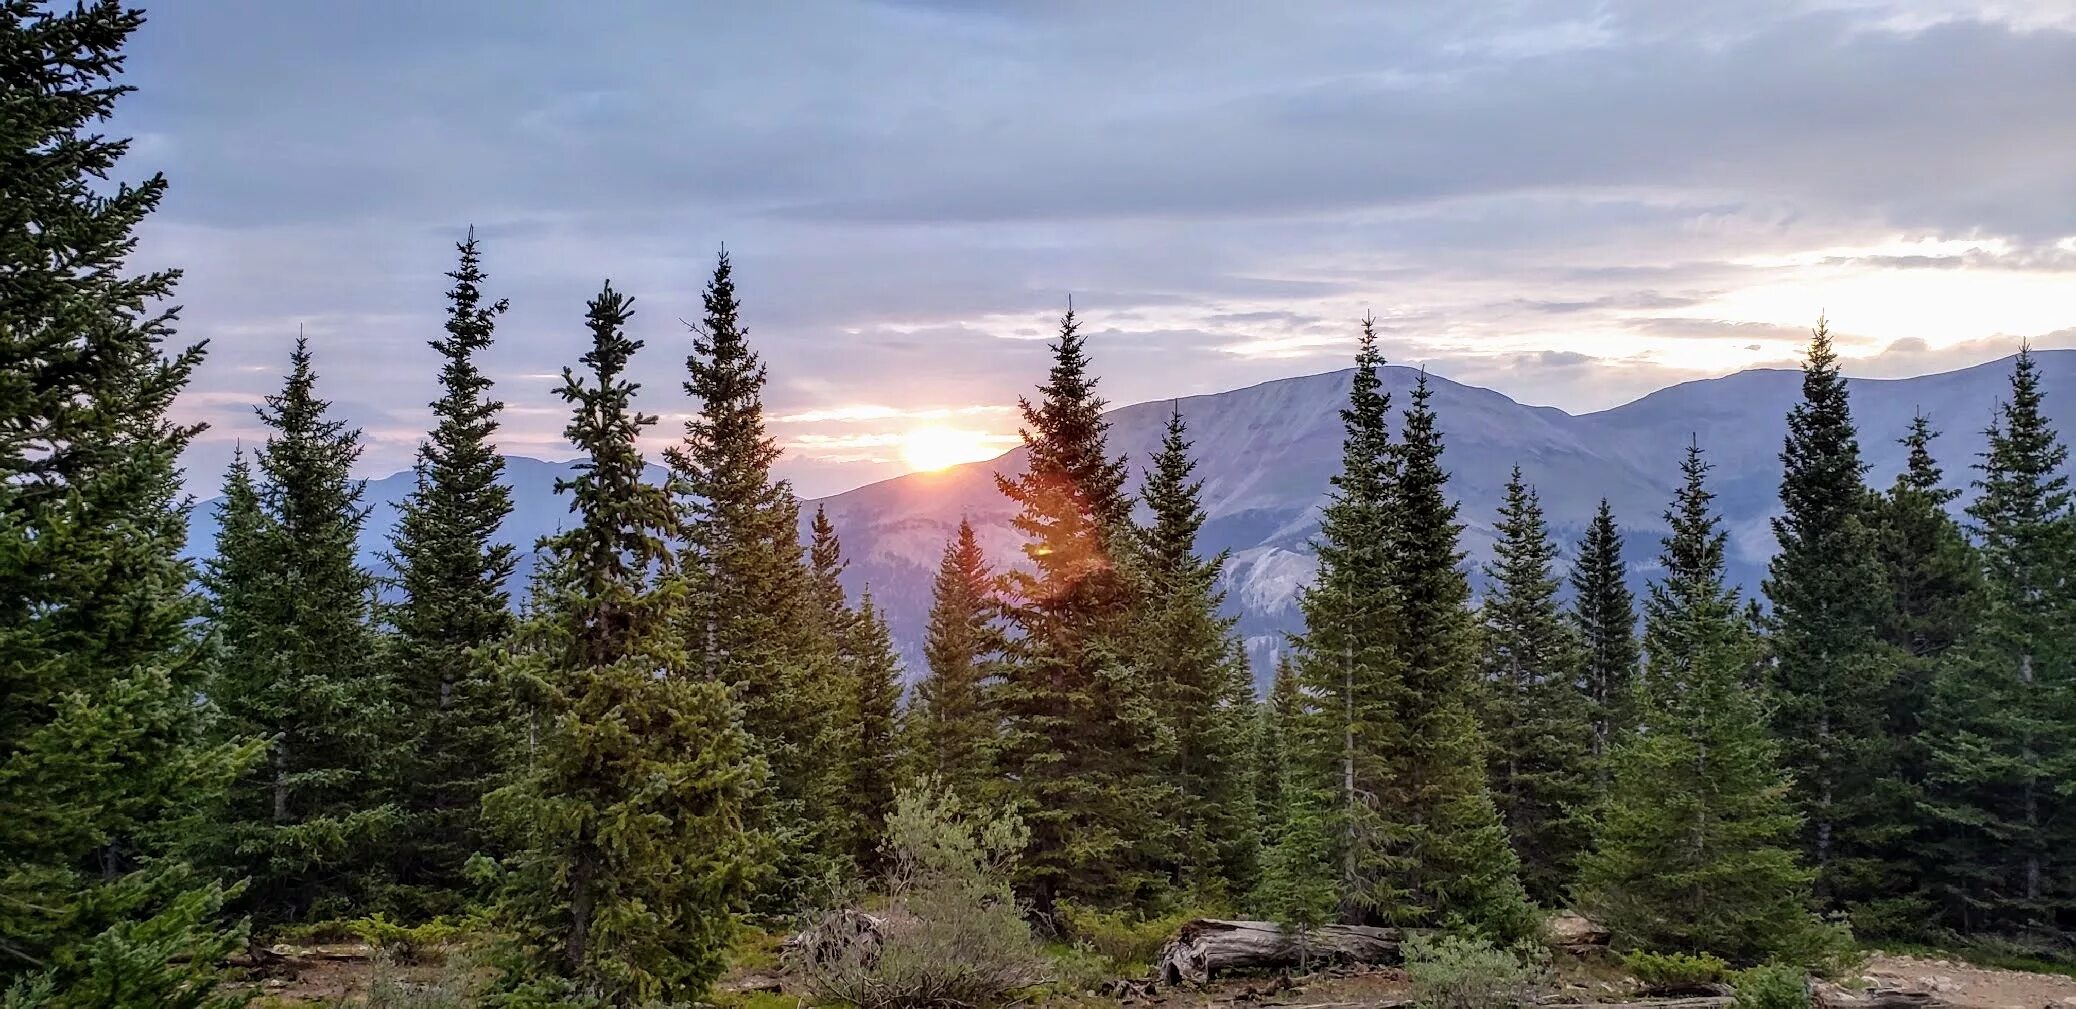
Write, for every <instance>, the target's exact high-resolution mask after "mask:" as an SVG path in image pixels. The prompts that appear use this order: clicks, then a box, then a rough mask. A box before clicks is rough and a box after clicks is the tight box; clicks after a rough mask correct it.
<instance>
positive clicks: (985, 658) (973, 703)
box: [903, 518, 1003, 802]
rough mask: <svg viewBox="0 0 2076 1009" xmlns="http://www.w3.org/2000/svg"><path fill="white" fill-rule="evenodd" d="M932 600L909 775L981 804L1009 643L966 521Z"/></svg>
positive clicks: (913, 706)
mask: <svg viewBox="0 0 2076 1009" xmlns="http://www.w3.org/2000/svg"><path fill="white" fill-rule="evenodd" d="M931 600H932V601H931V604H930V623H929V626H928V627H927V628H926V629H925V630H924V632H923V660H924V663H925V664H926V666H927V669H926V670H925V672H924V674H923V679H922V681H921V682H919V683H917V684H916V686H915V697H914V699H913V700H912V701H911V702H910V704H909V708H908V711H907V714H906V719H905V721H904V724H903V734H904V736H905V737H906V739H907V746H906V748H907V750H908V754H909V758H908V768H907V771H908V773H909V774H910V775H912V776H916V777H921V776H927V775H935V776H936V778H937V780H938V781H941V782H943V783H944V787H945V788H947V789H948V790H950V791H951V792H952V793H953V794H955V795H957V796H959V798H961V799H963V800H966V801H969V802H970V801H979V800H980V799H981V798H982V797H983V796H985V795H986V794H987V793H988V789H989V788H990V787H991V783H992V782H993V780H994V778H993V775H991V774H990V773H989V769H990V768H991V767H992V765H993V762H994V752H995V732H996V726H995V722H994V718H993V715H992V707H991V705H990V703H989V699H988V696H987V694H988V683H989V681H990V679H991V678H992V677H993V676H994V674H995V667H996V664H997V663H998V662H999V661H1000V657H1001V652H1002V647H1003V641H1002V637H1001V630H1000V628H999V627H998V626H997V625H996V623H995V603H994V574H993V573H992V572H990V571H989V570H988V564H987V558H986V557H985V556H984V555H983V554H982V553H981V550H980V541H979V540H977V539H976V538H975V537H974V535H973V524H972V523H971V522H968V521H966V520H965V519H964V518H961V519H960V520H959V530H958V532H957V533H955V534H953V536H952V538H951V539H950V541H948V542H946V543H945V545H944V556H943V558H942V559H941V560H939V561H938V564H937V580H936V582H935V584H934V586H933V588H932V593H931Z"/></svg>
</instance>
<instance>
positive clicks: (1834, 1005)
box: [1814, 985, 1953, 1009]
mask: <svg viewBox="0 0 2076 1009" xmlns="http://www.w3.org/2000/svg"><path fill="white" fill-rule="evenodd" d="M1814 1001H1815V1003H1816V1005H1817V1006H1818V1007H1819V1009H1951V1007H1952V1005H1953V1004H1952V1003H1950V1002H1948V1001H1946V1000H1945V999H1942V998H1940V997H1938V996H1937V995H1934V994H1932V993H1931V992H1928V991H1903V990H1899V989H1895V988H1874V989H1867V990H1862V991H1849V990H1845V989H1841V988H1835V987H1832V986H1830V985H1817V986H1816V996H1815V1000H1814Z"/></svg>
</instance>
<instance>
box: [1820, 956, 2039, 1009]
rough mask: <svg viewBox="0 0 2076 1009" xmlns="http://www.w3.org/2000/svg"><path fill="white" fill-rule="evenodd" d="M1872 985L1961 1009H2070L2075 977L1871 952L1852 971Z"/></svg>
mask: <svg viewBox="0 0 2076 1009" xmlns="http://www.w3.org/2000/svg"><path fill="white" fill-rule="evenodd" d="M1857 974H1858V976H1863V977H1865V978H1867V979H1868V981H1869V982H1870V983H1871V984H1872V985H1873V986H1874V987H1879V988H1894V989H1898V990H1901V991H1921V992H1927V993H1929V994H1931V995H1932V996H1933V997H1934V998H1936V999H1938V1000H1940V1001H1942V1002H1948V1003H1951V1004H1953V1005H1957V1006H1963V1007H1965V1009H2076V978H2071V977H2064V976H2062V975H2059V974H2033V973H2029V972H2027V971H2017V970H1992V969H1990V968H1986V967H1975V966H1970V965H1969V964H1966V963H1962V962H1961V961H1958V960H1942V959H1927V958H1923V957H1914V956H1902V955H1898V954H1891V953H1876V954H1874V955H1873V956H1870V957H1868V959H1867V963H1866V965H1865V966H1863V967H1862V968H1861V969H1860V970H1859V971H1858V972H1857Z"/></svg>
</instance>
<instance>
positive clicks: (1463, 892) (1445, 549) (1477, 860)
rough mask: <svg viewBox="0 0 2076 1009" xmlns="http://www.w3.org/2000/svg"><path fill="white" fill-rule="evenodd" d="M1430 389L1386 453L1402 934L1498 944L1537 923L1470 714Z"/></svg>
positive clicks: (1458, 585)
mask: <svg viewBox="0 0 2076 1009" xmlns="http://www.w3.org/2000/svg"><path fill="white" fill-rule="evenodd" d="M1433 395H1434V390H1433V388H1432V387H1431V386H1429V385H1428V382H1427V375H1426V373H1425V372H1423V373H1421V375H1420V378H1419V380H1418V381H1417V382H1416V383H1415V384H1414V386H1413V395H1412V402H1411V403H1410V404H1409V405H1408V407H1407V409H1406V411H1405V414H1404V425H1403V430H1402V432H1401V435H1400V438H1399V441H1398V444H1397V446H1396V447H1395V452H1396V454H1397V478H1396V481H1395V482H1394V483H1393V484H1392V486H1391V498H1390V501H1391V507H1392V520H1391V522H1390V525H1389V532H1390V540H1389V542H1390V549H1391V558H1390V561H1389V563H1388V565H1387V570H1389V572H1390V573H1391V576H1392V580H1393V583H1394V587H1395V589H1396V594H1397V615H1398V618H1399V620H1400V621H1401V625H1400V632H1399V642H1398V653H1399V663H1400V676H1401V677H1402V682H1403V684H1404V693H1403V694H1402V695H1401V696H1402V697H1403V698H1404V700H1405V701H1406V704H1405V705H1404V706H1403V707H1401V708H1400V710H1399V711H1398V712H1397V713H1396V717H1397V718H1398V720H1399V722H1400V724H1401V725H1403V726H1404V729H1403V733H1404V736H1403V745H1404V750H1403V751H1402V752H1400V753H1399V754H1397V755H1396V758H1397V761H1398V773H1397V774H1396V775H1394V776H1393V778H1392V779H1391V781H1390V782H1389V784H1388V785H1387V788H1388V791H1387V793H1386V794H1387V796H1388V797H1389V798H1388V800H1387V801H1389V802H1390V803H1391V806H1392V807H1393V809H1394V820H1395V821H1396V822H1395V824H1394V826H1395V827H1396V828H1397V830H1398V831H1399V832H1400V836H1401V838H1402V840H1401V842H1400V845H1401V847H1400V850H1401V851H1402V852H1404V856H1405V858H1406V860H1407V863H1408V869H1407V871H1406V872H1405V873H1404V874H1403V876H1402V879H1403V880H1404V884H1403V888H1402V891H1401V892H1402V893H1404V895H1405V896H1404V899H1403V900H1402V901H1401V902H1400V903H1399V905H1398V906H1396V907H1394V908H1391V909H1390V916H1391V917H1392V918H1394V919H1396V920H1398V921H1400V922H1402V923H1405V924H1426V923H1434V924H1454V925H1463V926H1469V927H1472V928H1475V929H1479V930H1482V931H1486V932H1489V933H1492V934H1494V935H1496V936H1500V937H1503V938H1517V937H1521V936H1526V935H1528V934H1529V933H1530V932H1532V931H1533V929H1534V927H1535V923H1534V921H1533V920H1532V916H1531V915H1530V914H1529V908H1528V905H1527V902H1526V900H1525V899H1524V896H1523V892H1522V889H1521V881H1520V877H1519V875H1518V870H1519V865H1520V863H1519V861H1518V860H1517V859H1516V858H1515V856H1514V852H1513V849H1512V848H1511V847H1510V846H1509V845H1508V842H1507V833H1506V827H1505V825H1503V824H1502V823H1501V822H1500V818H1499V812H1498V810H1497V809H1496V808H1495V806H1494V805H1493V801H1492V794H1491V792H1490V791H1489V790H1488V788H1487V784H1486V780H1485V773H1484V770H1485V740H1484V738H1483V736H1482V734H1481V733H1480V732H1479V731H1478V722H1477V716H1476V713H1475V710H1474V705H1475V703H1476V693H1477V687H1476V682H1475V672H1474V667H1475V663H1476V658H1477V656H1476V651H1475V645H1474V640H1475V634H1476V632H1475V629H1474V626H1473V624H1472V621H1471V613H1470V609H1469V602H1470V584H1469V581H1468V580H1467V579H1466V578H1465V577H1464V572H1463V554H1462V552H1461V551H1460V550H1459V549H1458V546H1457V539H1458V535H1459V534H1460V532H1461V530H1462V526H1461V525H1460V524H1459V523H1458V522H1457V519H1456V514H1457V505H1456V503H1455V502H1454V501H1451V500H1449V498H1448V496H1447V488H1446V484H1447V481H1448V473H1447V472H1446V471H1444V470H1443V469H1442V465H1441V457H1442V433H1441V430H1440V429H1439V427H1438V426H1437V418H1436V416H1435V413H1434V408H1433V405H1432V400H1433Z"/></svg>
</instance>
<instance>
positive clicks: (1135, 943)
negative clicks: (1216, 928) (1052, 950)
mask: <svg viewBox="0 0 2076 1009" xmlns="http://www.w3.org/2000/svg"><path fill="white" fill-rule="evenodd" d="M1056 910H1057V911H1058V914H1059V919H1060V924H1061V926H1062V929H1063V931H1064V932H1065V938H1066V939H1067V940H1068V941H1069V942H1072V943H1073V944H1074V945H1076V946H1079V947H1081V948H1082V949H1086V950H1088V951H1089V952H1091V953H1094V954H1096V955H1097V956H1100V957H1102V958H1103V959H1104V960H1106V961H1108V962H1109V965H1110V970H1111V973H1112V974H1113V975H1114V976H1127V975H1134V974H1140V973H1144V972H1145V971H1146V970H1147V969H1148V968H1149V967H1151V966H1152V964H1153V961H1154V958H1155V957H1158V956H1159V955H1160V951H1161V947H1162V946H1164V945H1167V942H1168V940H1169V939H1171V938H1173V937H1174V935H1175V930H1176V929H1179V928H1181V927H1182V925H1183V923H1184V922H1187V921H1189V920H1191V919H1193V918H1206V917H1213V918H1215V917H1218V916H1219V914H1218V913H1217V912H1214V911H1210V910H1207V909H1202V908H1184V909H1181V910H1177V911H1172V912H1170V913H1167V914H1161V915H1152V916H1149V915H1145V914H1141V913H1138V912H1134V911H1098V910H1096V909H1095V908H1092V907H1088V906H1085V905H1081V904H1076V903H1074V902H1072V901H1064V900H1063V901H1061V902H1060V903H1059V906H1058V907H1057V909H1056Z"/></svg>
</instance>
